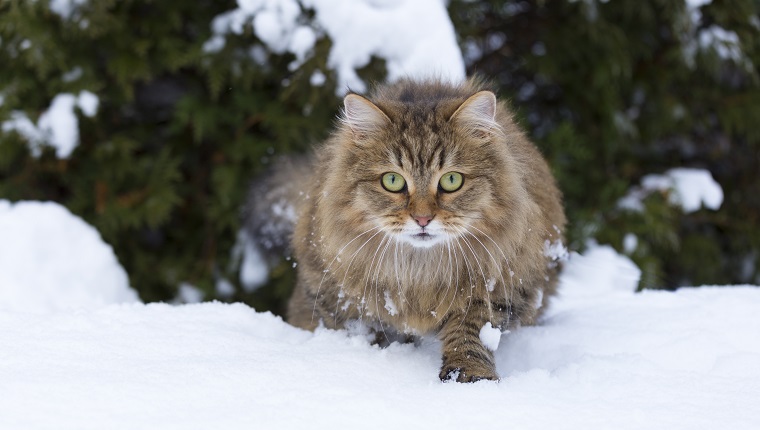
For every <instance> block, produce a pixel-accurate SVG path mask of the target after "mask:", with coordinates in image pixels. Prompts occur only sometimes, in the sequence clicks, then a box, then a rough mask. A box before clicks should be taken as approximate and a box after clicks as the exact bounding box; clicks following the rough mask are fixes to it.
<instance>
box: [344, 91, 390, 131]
mask: <svg viewBox="0 0 760 430" xmlns="http://www.w3.org/2000/svg"><path fill="white" fill-rule="evenodd" d="M343 121H344V122H345V123H346V124H348V126H349V128H351V131H352V132H353V133H354V138H355V139H356V141H362V140H364V139H366V138H367V136H369V135H371V134H372V133H374V132H376V131H378V130H379V129H381V128H382V127H386V126H387V125H388V124H390V122H391V120H390V118H388V116H387V115H386V114H385V113H384V112H383V111H381V110H380V108H379V107H377V106H375V104H374V103H372V102H371V101H369V100H367V99H365V98H364V97H362V96H360V95H356V94H349V95H347V96H346V97H345V98H344V99H343Z"/></svg>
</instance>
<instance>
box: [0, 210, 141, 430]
mask: <svg viewBox="0 0 760 430" xmlns="http://www.w3.org/2000/svg"><path fill="white" fill-rule="evenodd" d="M0 237H2V240H0V312H54V311H66V310H72V309H79V310H82V309H83V310H88V309H96V308H99V307H102V306H104V305H107V304H111V303H130V302H137V301H138V298H137V294H136V293H135V291H134V290H132V289H131V288H130V287H129V281H128V279H127V274H126V272H125V271H124V269H123V268H122V267H121V265H119V262H118V261H117V260H116V256H115V255H114V253H113V250H112V249H111V247H110V246H108V245H107V244H105V243H104V242H103V239H102V238H101V237H100V235H99V234H98V232H97V231H96V230H95V229H94V228H92V227H91V226H89V225H88V224H86V223H85V222H84V221H82V220H81V219H79V218H77V217H76V216H74V215H72V214H71V213H70V212H69V211H68V210H66V209H65V208H64V207H62V206H60V205H58V204H56V203H52V202H46V203H42V202H18V203H15V204H11V203H9V202H8V201H7V200H0ZM0 427H2V426H0Z"/></svg>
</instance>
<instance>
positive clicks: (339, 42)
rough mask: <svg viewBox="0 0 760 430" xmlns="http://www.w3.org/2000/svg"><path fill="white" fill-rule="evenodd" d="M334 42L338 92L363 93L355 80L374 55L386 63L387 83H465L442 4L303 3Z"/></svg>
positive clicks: (407, 0) (399, 0)
mask: <svg viewBox="0 0 760 430" xmlns="http://www.w3.org/2000/svg"><path fill="white" fill-rule="evenodd" d="M303 2H304V4H305V5H307V6H310V7H313V8H314V10H315V11H316V21H317V22H318V23H319V25H321V26H323V27H324V28H325V31H326V32H327V34H328V35H329V36H330V39H331V40H332V41H333V46H332V48H331V51H330V57H329V59H328V66H330V67H331V68H333V69H334V70H336V71H337V72H338V89H339V91H344V90H345V89H346V88H351V89H354V90H356V91H360V92H363V91H365V90H366V85H365V84H364V82H363V81H362V80H361V79H360V78H359V76H358V75H357V74H356V69H357V68H361V67H363V66H365V65H366V64H367V63H369V61H370V57H371V56H372V55H375V56H378V57H380V58H384V59H386V61H387V63H386V64H387V67H388V79H389V80H390V81H395V80H398V79H400V78H403V77H406V76H414V77H430V76H440V77H441V78H445V79H449V80H451V81H454V82H456V81H461V80H463V79H464V77H465V70H464V61H463V59H462V53H461V51H460V50H459V46H458V45H457V40H456V35H455V33H454V26H453V24H452V23H451V20H450V19H449V16H448V13H447V11H446V2H445V1H443V0H364V1H357V0H303Z"/></svg>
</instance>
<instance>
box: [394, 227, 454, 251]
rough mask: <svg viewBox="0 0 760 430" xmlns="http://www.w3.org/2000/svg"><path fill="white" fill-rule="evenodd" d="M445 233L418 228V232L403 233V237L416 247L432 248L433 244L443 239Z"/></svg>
mask: <svg viewBox="0 0 760 430" xmlns="http://www.w3.org/2000/svg"><path fill="white" fill-rule="evenodd" d="M444 237H445V235H444V234H441V233H440V232H436V233H435V234H433V233H431V232H429V231H427V230H422V231H420V230H417V231H416V232H408V233H406V234H402V235H401V238H402V239H403V240H404V241H405V242H407V243H408V244H410V245H412V246H414V247H416V248H430V247H432V246H433V245H435V244H437V243H440V242H442V241H443V238H444Z"/></svg>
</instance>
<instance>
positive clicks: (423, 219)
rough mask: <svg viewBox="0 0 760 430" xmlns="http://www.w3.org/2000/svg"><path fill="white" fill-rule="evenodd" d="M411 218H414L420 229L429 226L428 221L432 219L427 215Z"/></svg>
mask: <svg viewBox="0 0 760 430" xmlns="http://www.w3.org/2000/svg"><path fill="white" fill-rule="evenodd" d="M412 218H414V220H415V221H417V225H419V226H420V227H425V226H427V225H428V224H430V220H432V219H433V217H432V216H429V215H412Z"/></svg>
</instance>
